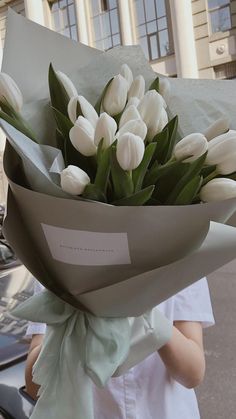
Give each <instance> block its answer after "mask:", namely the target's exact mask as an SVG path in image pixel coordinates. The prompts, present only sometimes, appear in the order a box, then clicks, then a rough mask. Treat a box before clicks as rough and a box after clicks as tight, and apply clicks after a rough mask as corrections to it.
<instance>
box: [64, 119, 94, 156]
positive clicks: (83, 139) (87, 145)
mask: <svg viewBox="0 0 236 419" xmlns="http://www.w3.org/2000/svg"><path fill="white" fill-rule="evenodd" d="M69 136H70V140H71V142H72V144H73V146H74V147H75V148H76V150H78V151H79V152H80V153H81V154H83V155H84V156H87V157H89V156H93V155H94V154H96V151H97V147H96V146H95V144H94V128H93V126H92V124H91V123H90V122H89V121H88V120H87V119H86V118H84V117H83V116H79V118H78V119H77V121H76V122H75V125H74V126H73V127H72V128H71V130H70V133H69Z"/></svg>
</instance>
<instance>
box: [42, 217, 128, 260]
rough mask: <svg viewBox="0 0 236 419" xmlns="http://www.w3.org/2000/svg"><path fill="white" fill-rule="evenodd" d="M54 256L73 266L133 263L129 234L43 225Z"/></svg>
mask: <svg viewBox="0 0 236 419" xmlns="http://www.w3.org/2000/svg"><path fill="white" fill-rule="evenodd" d="M41 225H42V228H43V231H44V234H45V237H46V240H47V243H48V246H49V249H50V251H51V254H52V257H53V259H56V260H59V261H60V262H64V263H69V264H72V265H84V266H96V265H126V264H130V263H131V260H130V254H129V245H128V237H127V233H97V232H92V231H81V230H68V229H67V228H60V227H54V226H50V225H47V224H41Z"/></svg>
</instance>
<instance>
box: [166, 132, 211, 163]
mask: <svg viewBox="0 0 236 419" xmlns="http://www.w3.org/2000/svg"><path fill="white" fill-rule="evenodd" d="M207 149H208V142H207V139H206V137H204V135H203V134H200V133H193V134H190V135H187V136H186V137H184V138H183V139H182V140H180V141H179V142H178V143H177V144H176V146H175V147H174V150H173V155H174V157H175V158H176V160H184V161H185V162H191V161H194V160H196V159H197V158H198V157H200V156H202V155H203V154H204V153H205V152H206V151H207Z"/></svg>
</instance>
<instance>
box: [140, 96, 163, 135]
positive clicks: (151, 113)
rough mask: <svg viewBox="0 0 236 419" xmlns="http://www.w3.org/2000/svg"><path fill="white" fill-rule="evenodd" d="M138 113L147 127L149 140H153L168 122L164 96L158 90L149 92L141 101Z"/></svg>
mask: <svg viewBox="0 0 236 419" xmlns="http://www.w3.org/2000/svg"><path fill="white" fill-rule="evenodd" d="M138 111H139V113H140V115H141V118H142V119H143V121H144V122H145V124H146V125H147V129H148V139H149V140H152V139H153V137H154V136H155V135H156V134H158V132H160V131H162V129H163V128H164V126H165V125H166V123H167V122H168V117H167V113H166V111H165V109H164V108H163V98H162V96H161V95H160V94H159V93H158V92H157V91H156V90H149V91H148V92H147V93H146V94H145V95H144V97H143V99H141V101H140V103H139V105H138Z"/></svg>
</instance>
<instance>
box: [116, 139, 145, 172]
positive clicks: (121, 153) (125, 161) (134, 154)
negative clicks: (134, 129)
mask: <svg viewBox="0 0 236 419" xmlns="http://www.w3.org/2000/svg"><path fill="white" fill-rule="evenodd" d="M144 150H145V147H144V142H143V140H142V138H140V137H139V136H137V135H134V134H131V133H129V132H128V133H126V134H123V135H122V136H121V137H120V138H119V140H118V143H117V149H116V157H117V160H118V163H119V165H120V166H121V168H122V169H123V170H127V171H130V170H134V169H136V167H138V166H139V165H140V163H141V161H142V159H143V155H144Z"/></svg>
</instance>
